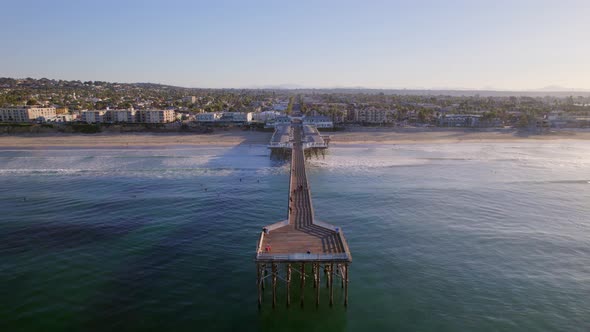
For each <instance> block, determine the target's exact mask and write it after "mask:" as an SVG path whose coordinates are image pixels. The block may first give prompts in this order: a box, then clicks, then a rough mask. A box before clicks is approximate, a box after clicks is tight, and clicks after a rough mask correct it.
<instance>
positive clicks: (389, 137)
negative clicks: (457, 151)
mask: <svg viewBox="0 0 590 332" xmlns="http://www.w3.org/2000/svg"><path fill="white" fill-rule="evenodd" d="M322 134H323V135H329V136H331V138H332V139H331V144H333V145H350V144H421V143H423V144H435V143H441V144H445V143H491V142H517V141H519V142H520V141H548V140H589V139H590V131H587V130H562V131H550V132H548V133H544V134H529V133H527V132H522V131H517V130H461V129H439V128H437V129H430V128H411V129H392V128H366V127H359V128H352V129H347V130H343V131H334V132H322ZM271 136H272V133H271V132H260V131H245V130H241V129H230V130H227V131H226V130H217V131H215V132H213V133H210V134H180V133H172V134H171V133H133V134H118V133H117V134H113V133H103V134H86V135H85V134H43V135H41V134H27V135H4V136H0V147H2V148H10V147H19V148H43V147H127V146H143V147H150V146H153V147H158V146H171V145H180V146H192V145H194V146H198V145H217V146H237V145H251V144H268V142H269V140H270V138H271Z"/></svg>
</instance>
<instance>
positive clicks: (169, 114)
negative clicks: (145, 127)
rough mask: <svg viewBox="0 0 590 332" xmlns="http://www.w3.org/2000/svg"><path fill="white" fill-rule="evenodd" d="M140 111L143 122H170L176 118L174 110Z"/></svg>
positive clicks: (139, 117) (140, 119) (140, 118)
mask: <svg viewBox="0 0 590 332" xmlns="http://www.w3.org/2000/svg"><path fill="white" fill-rule="evenodd" d="M138 113H139V116H138V119H139V122H142V123H168V122H174V121H175V120H176V114H175V112H174V110H141V111H138Z"/></svg>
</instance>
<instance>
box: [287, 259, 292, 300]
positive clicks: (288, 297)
mask: <svg viewBox="0 0 590 332" xmlns="http://www.w3.org/2000/svg"><path fill="white" fill-rule="evenodd" d="M290 305H291V264H287V307H288V306H290Z"/></svg>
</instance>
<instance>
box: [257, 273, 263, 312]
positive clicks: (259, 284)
mask: <svg viewBox="0 0 590 332" xmlns="http://www.w3.org/2000/svg"><path fill="white" fill-rule="evenodd" d="M261 277H262V266H261V264H256V287H257V288H258V309H260V308H261V307H262V279H261Z"/></svg>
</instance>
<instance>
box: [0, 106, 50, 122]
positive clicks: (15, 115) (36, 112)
mask: <svg viewBox="0 0 590 332" xmlns="http://www.w3.org/2000/svg"><path fill="white" fill-rule="evenodd" d="M55 116H56V113H55V107H38V106H20V107H6V108H0V122H31V121H37V120H39V121H47V120H53V119H55Z"/></svg>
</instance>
